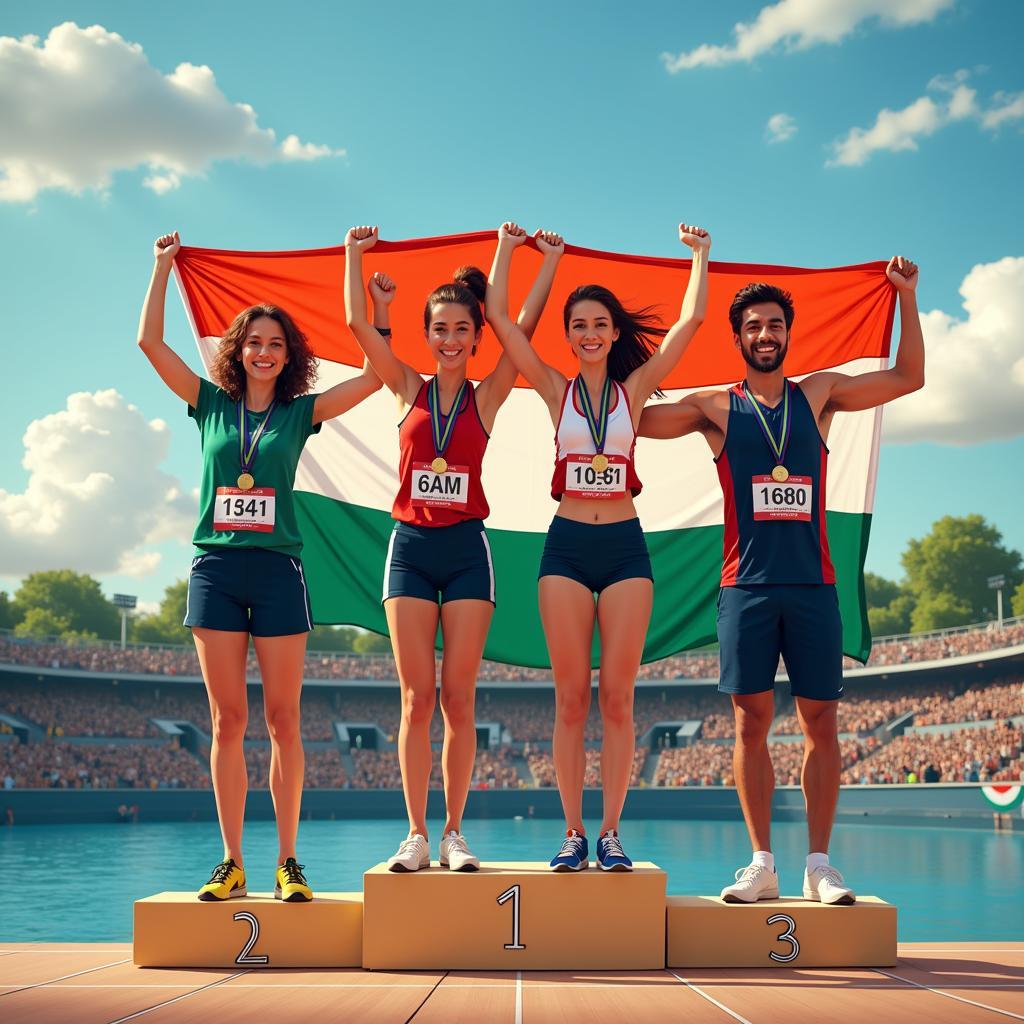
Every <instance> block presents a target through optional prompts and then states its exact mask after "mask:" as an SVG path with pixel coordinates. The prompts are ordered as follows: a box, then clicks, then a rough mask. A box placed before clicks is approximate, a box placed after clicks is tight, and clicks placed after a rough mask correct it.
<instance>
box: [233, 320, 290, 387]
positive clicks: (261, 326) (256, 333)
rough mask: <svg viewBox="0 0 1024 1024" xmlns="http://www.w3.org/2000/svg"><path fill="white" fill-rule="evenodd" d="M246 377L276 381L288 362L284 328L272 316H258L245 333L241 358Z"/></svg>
mask: <svg viewBox="0 0 1024 1024" xmlns="http://www.w3.org/2000/svg"><path fill="white" fill-rule="evenodd" d="M239 358H240V359H241V361H242V368H243V369H244V370H245V373H246V376H247V377H251V378H252V379H253V380H260V381H268V380H274V379H275V378H277V377H279V376H280V375H281V371H282V370H283V369H284V367H285V364H286V363H287V362H288V341H287V339H286V338H285V333H284V328H283V327H282V326H281V325H280V324H279V323H278V322H277V321H276V320H275V319H274V318H273V317H270V316H258V317H256V318H255V319H254V320H253V321H252V323H251V324H249V329H248V330H247V331H246V332H245V338H244V339H243V340H242V350H241V354H240V357H239Z"/></svg>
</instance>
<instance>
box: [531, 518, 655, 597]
mask: <svg viewBox="0 0 1024 1024" xmlns="http://www.w3.org/2000/svg"><path fill="white" fill-rule="evenodd" d="M537 575H538V578H542V577H544V576H567V577H568V578H569V579H571V580H576V582H577V583H582V584H583V586H585V587H586V588H587V589H588V590H590V591H592V592H593V593H595V594H600V593H601V591H602V590H604V589H605V588H606V587H610V586H611V585H612V584H613V583H619V582H621V581H622V580H635V579H643V580H651V581H652V582H653V581H654V573H653V572H652V571H651V556H650V554H648V551H647V541H646V539H645V538H644V531H643V527H641V525H640V520H639V519H625V520H623V521H622V522H621V523H579V522H577V521H576V520H575V519H566V518H565V517H564V516H555V518H554V519H552V520H551V526H550V527H549V528H548V535H547V538H546V539H545V541H544V553H543V554H542V555H541V558H540V571H539V573H538V574H537Z"/></svg>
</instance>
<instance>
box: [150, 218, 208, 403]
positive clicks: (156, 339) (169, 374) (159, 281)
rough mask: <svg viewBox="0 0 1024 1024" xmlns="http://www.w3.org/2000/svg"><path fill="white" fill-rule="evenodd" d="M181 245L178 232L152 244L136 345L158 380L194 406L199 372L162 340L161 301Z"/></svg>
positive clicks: (196, 398)
mask: <svg viewBox="0 0 1024 1024" xmlns="http://www.w3.org/2000/svg"><path fill="white" fill-rule="evenodd" d="M180 248H181V239H180V238H179V237H178V232H177V231H175V232H174V233H173V234H171V235H161V236H160V237H159V238H158V239H157V240H156V241H155V242H154V243H153V256H154V257H155V259H156V263H155V264H154V266H153V276H152V277H151V278H150V279H149V288H148V289H147V291H146V299H145V301H144V302H143V303H142V315H141V316H140V317H139V348H141V349H142V351H143V352H144V353H145V355H146V358H147V359H148V360H149V361H150V362H151V363H152V364H153V368H154V369H155V370H156V372H157V373H158V374H159V375H160V379H161V380H162V381H163V382H164V383H165V384H166V385H167V386H168V387H169V388H170V389H171V390H172V391H173V392H174V393H175V394H176V395H177V396H178V397H179V398H180V399H181V400H182V401H185V402H188V404H189V405H191V406H194V405H195V404H196V402H198V401H199V375H198V374H197V373H196V372H195V371H194V370H192V369H191V368H190V367H189V366H188V364H187V363H186V362H185V361H184V360H183V359H182V358H181V356H179V355H178V354H177V352H175V351H174V350H173V349H172V348H171V347H170V346H169V345H168V344H167V343H166V342H165V341H164V302H165V301H166V298H167V281H168V279H169V278H170V276H171V269H172V267H173V266H174V257H175V256H177V255H178V250H179V249H180Z"/></svg>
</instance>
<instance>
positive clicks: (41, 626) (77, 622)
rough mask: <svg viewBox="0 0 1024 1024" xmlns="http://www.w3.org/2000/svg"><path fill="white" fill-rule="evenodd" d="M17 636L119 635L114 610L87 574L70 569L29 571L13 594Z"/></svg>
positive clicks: (119, 627)
mask: <svg viewBox="0 0 1024 1024" xmlns="http://www.w3.org/2000/svg"><path fill="white" fill-rule="evenodd" d="M14 607H15V612H16V616H17V618H18V620H19V621H18V624H17V626H16V627H15V632H16V633H18V634H19V635H20V636H62V637H71V636H94V637H99V638H100V639H102V640H113V639H115V638H117V637H119V636H120V635H121V633H120V631H121V620H120V617H119V615H118V612H117V609H116V608H115V607H114V606H113V604H111V603H110V601H108V600H107V599H106V598H105V597H104V596H103V592H102V591H101V590H100V585H99V583H98V582H97V581H96V580H94V579H93V578H92V577H91V576H87V575H85V574H83V573H77V572H73V571H72V570H71V569H49V570H47V571H45V572H33V573H29V575H28V576H26V577H25V578H24V579H23V580H22V581H21V586H20V587H18V590H17V592H16V593H15V595H14Z"/></svg>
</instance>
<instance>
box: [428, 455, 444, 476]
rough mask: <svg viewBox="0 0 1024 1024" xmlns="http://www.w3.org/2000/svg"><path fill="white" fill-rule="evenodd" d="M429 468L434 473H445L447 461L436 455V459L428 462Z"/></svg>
mask: <svg viewBox="0 0 1024 1024" xmlns="http://www.w3.org/2000/svg"><path fill="white" fill-rule="evenodd" d="M430 468H431V469H432V470H433V471H434V472H435V473H447V472H448V462H447V461H446V460H445V459H443V458H441V456H440V455H438V457H437V458H436V459H434V461H433V462H432V463H431V464H430Z"/></svg>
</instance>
